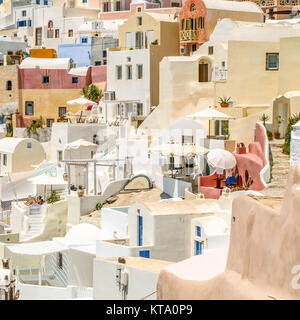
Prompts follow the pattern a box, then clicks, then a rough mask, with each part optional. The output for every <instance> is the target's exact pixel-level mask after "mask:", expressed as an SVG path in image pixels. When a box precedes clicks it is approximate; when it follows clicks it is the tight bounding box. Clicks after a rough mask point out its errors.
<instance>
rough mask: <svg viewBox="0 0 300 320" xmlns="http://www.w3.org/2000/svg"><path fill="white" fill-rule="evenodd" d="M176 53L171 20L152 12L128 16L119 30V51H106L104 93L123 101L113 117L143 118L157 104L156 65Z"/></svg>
mask: <svg viewBox="0 0 300 320" xmlns="http://www.w3.org/2000/svg"><path fill="white" fill-rule="evenodd" d="M136 37H137V38H136ZM136 39H137V40H136ZM178 54H179V48H178V23H177V22H176V21H174V19H173V18H171V17H170V16H169V15H167V14H152V13H151V14H150V13H136V14H134V15H132V16H130V18H129V19H128V20H127V22H126V23H125V24H124V25H122V26H120V27H119V48H118V49H111V50H109V51H108V66H107V68H108V69H107V70H108V71H107V91H114V92H115V99H116V100H118V101H120V102H122V100H123V101H124V104H123V106H121V108H123V111H122V109H121V108H120V109H119V111H117V114H121V116H122V117H128V114H129V113H132V114H133V115H134V116H140V117H141V119H143V118H144V117H145V116H147V115H148V114H149V113H150V108H151V107H152V106H157V105H158V104H159V63H160V61H161V59H162V58H163V57H164V56H168V55H178ZM126 100H127V101H128V103H126ZM130 100H133V102H130ZM133 103H136V104H137V103H138V104H139V107H137V106H136V107H134V106H133ZM114 108H116V104H115V107H114ZM134 108H137V109H139V110H136V111H134V110H133V109H134Z"/></svg>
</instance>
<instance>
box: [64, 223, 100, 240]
mask: <svg viewBox="0 0 300 320" xmlns="http://www.w3.org/2000/svg"><path fill="white" fill-rule="evenodd" d="M101 237H102V233H101V230H100V229H99V228H97V227H96V226H94V225H92V224H89V223H80V224H77V225H76V226H74V227H73V228H71V229H70V230H69V231H68V232H67V234H66V236H65V241H66V242H67V243H68V244H73V245H76V244H80V245H85V244H95V242H96V240H100V239H101Z"/></svg>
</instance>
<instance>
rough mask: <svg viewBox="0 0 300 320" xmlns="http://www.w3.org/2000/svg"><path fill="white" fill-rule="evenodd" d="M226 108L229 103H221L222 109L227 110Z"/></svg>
mask: <svg viewBox="0 0 300 320" xmlns="http://www.w3.org/2000/svg"><path fill="white" fill-rule="evenodd" d="M228 106H229V103H221V107H222V108H228Z"/></svg>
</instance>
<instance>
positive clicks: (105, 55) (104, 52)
mask: <svg viewBox="0 0 300 320" xmlns="http://www.w3.org/2000/svg"><path fill="white" fill-rule="evenodd" d="M102 56H103V58H106V57H107V52H106V50H103V52H102Z"/></svg>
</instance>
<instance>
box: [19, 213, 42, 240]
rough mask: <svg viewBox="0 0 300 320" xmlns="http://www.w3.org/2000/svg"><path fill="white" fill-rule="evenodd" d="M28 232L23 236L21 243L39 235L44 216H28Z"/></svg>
mask: <svg viewBox="0 0 300 320" xmlns="http://www.w3.org/2000/svg"><path fill="white" fill-rule="evenodd" d="M28 226H29V230H28V232H27V233H26V234H25V235H23V237H22V241H26V240H29V239H31V238H32V237H34V236H36V235H37V234H39V233H40V232H41V231H42V229H43V227H44V216H43V215H42V214H32V215H29V216H28Z"/></svg>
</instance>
